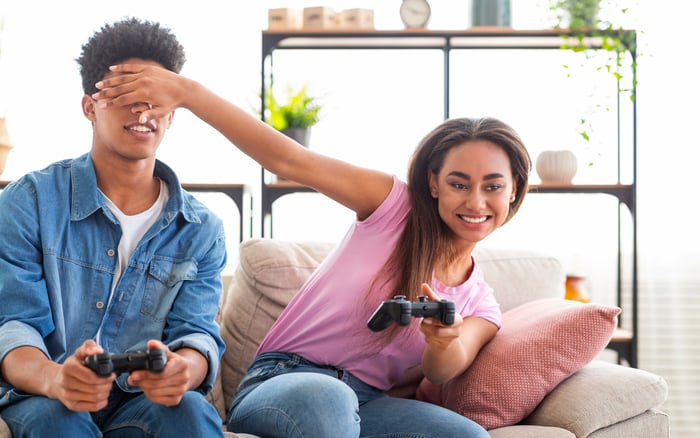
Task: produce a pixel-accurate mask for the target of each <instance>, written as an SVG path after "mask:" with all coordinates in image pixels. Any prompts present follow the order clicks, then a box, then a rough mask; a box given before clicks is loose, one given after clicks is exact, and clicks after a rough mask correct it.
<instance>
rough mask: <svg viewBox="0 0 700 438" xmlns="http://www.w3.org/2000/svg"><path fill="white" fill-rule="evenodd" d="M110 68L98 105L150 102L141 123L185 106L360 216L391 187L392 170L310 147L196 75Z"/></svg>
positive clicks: (268, 163) (249, 151) (272, 166)
mask: <svg viewBox="0 0 700 438" xmlns="http://www.w3.org/2000/svg"><path fill="white" fill-rule="evenodd" d="M111 70H112V72H113V73H115V74H114V75H112V76H110V77H109V78H107V79H105V80H103V81H101V82H99V83H98V84H97V88H98V89H99V90H100V91H98V92H97V93H96V94H94V95H93V96H92V97H93V98H94V99H96V100H97V101H98V105H100V106H102V107H104V108H109V107H111V106H122V105H131V104H134V103H136V102H146V103H149V104H151V105H152V108H151V109H148V110H145V111H144V112H142V113H141V115H140V117H139V121H140V122H141V123H145V122H146V121H148V120H150V119H152V118H155V117H159V116H163V115H165V114H167V113H168V112H170V111H173V110H175V109H176V108H186V109H188V110H189V111H191V112H192V113H193V114H194V115H196V116H197V117H199V118H200V119H201V120H203V121H204V122H206V123H207V124H209V125H210V126H212V127H213V128H214V129H216V130H217V131H219V132H220V133H221V134H222V135H224V136H225V137H226V138H227V139H228V140H229V141H230V142H231V143H233V144H234V145H236V146H237V147H238V148H239V149H240V150H241V151H242V152H243V153H245V154H246V155H248V156H250V157H251V158H253V159H254V160H255V161H257V162H258V163H260V165H261V166H263V167H264V168H266V169H267V170H269V171H271V172H273V173H275V174H277V175H280V176H282V177H284V178H287V179H290V180H292V181H296V182H298V183H301V184H304V185H306V186H309V187H311V188H313V189H315V190H317V191H319V192H320V193H323V194H325V195H326V196H328V197H329V198H331V199H333V200H335V201H337V202H339V203H340V204H342V205H344V206H346V207H348V208H350V209H351V210H353V211H355V212H356V214H357V216H358V218H360V219H364V218H366V217H367V216H369V215H370V214H371V213H372V212H373V211H374V210H375V209H376V208H377V207H378V206H379V204H381V203H382V201H383V200H384V199H385V198H386V196H387V195H388V193H389V191H390V190H391V185H392V178H391V175H388V174H386V173H383V172H379V171H376V170H371V169H366V168H363V167H358V166H355V165H352V164H350V163H346V162H344V161H340V160H337V159H334V158H331V157H327V156H324V155H321V154H318V153H315V152H313V151H311V150H309V149H308V148H305V147H303V146H301V145H299V144H298V143H296V142H295V141H294V140H292V139H290V138H288V137H287V136H285V135H284V134H282V133H280V132H279V131H277V130H275V129H273V128H272V127H270V126H268V125H267V124H266V123H264V122H263V121H261V120H260V119H258V118H256V117H254V116H253V115H252V114H249V113H248V112H246V111H244V110H243V109H241V108H239V107H238V106H236V105H234V104H233V103H231V102H229V101H227V100H225V99H223V98H222V97H220V96H218V95H217V94H215V93H213V92H212V91H210V90H209V89H208V88H206V87H205V86H203V85H202V84H200V83H199V82H197V81H194V80H192V79H189V78H186V77H184V76H181V75H178V74H176V73H173V72H171V71H169V70H166V69H164V68H159V67H155V66H146V65H141V64H121V65H117V66H114V67H112V68H111Z"/></svg>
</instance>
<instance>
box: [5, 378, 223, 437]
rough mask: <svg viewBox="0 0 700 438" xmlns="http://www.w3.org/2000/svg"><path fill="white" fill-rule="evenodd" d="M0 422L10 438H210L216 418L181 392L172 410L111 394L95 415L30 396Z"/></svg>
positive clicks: (192, 394) (136, 396)
mask: <svg viewBox="0 0 700 438" xmlns="http://www.w3.org/2000/svg"><path fill="white" fill-rule="evenodd" d="M0 416H1V417H2V419H3V420H4V421H5V422H6V423H7V425H8V426H9V428H10V430H11V431H12V436H14V437H28V438H29V437H37V438H40V437H47V436H50V437H71V438H73V437H81V438H89V437H103V436H104V437H109V438H121V437H174V436H183V437H184V436H186V437H198V436H201V437H207V438H208V437H216V436H220V437H221V436H223V431H222V427H221V417H219V414H218V413H217V412H216V409H214V407H213V406H212V405H211V403H209V402H208V401H207V400H206V399H205V398H204V396H203V395H202V394H201V393H199V392H196V391H187V392H186V393H185V395H184V396H183V398H182V401H181V402H180V404H178V405H177V406H172V407H166V406H163V405H159V404H156V403H153V402H151V401H149V400H148V399H147V398H146V396H145V395H143V393H140V392H139V393H125V392H122V391H120V390H119V389H117V387H116V386H115V389H114V390H112V393H111V394H110V397H109V404H108V405H107V407H105V408H104V409H102V410H100V411H98V412H92V413H91V412H75V411H71V410H69V409H68V408H66V407H65V406H64V405H63V404H62V403H61V402H60V401H58V400H51V399H48V398H46V397H41V396H32V397H28V398H26V399H24V400H20V401H18V402H16V403H13V404H11V405H9V406H7V407H5V408H3V409H2V410H0Z"/></svg>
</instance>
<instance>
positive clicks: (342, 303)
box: [93, 64, 531, 437]
mask: <svg viewBox="0 0 700 438" xmlns="http://www.w3.org/2000/svg"><path fill="white" fill-rule="evenodd" d="M113 71H114V72H115V73H118V74H117V75H115V76H113V77H110V78H109V79H107V80H105V81H102V82H101V83H98V84H97V87H98V88H99V89H100V90H101V91H100V92H98V93H96V94H94V95H93V97H94V98H95V99H97V100H98V102H99V103H98V105H101V106H105V107H109V106H111V105H124V104H128V103H130V102H150V103H152V104H153V107H152V109H150V110H147V111H145V112H143V113H142V114H141V116H140V117H141V119H142V122H144V121H146V120H149V119H151V118H154V117H158V116H159V115H161V114H164V113H166V112H168V111H171V110H173V109H174V108H176V107H184V108H187V109H189V110H190V111H192V112H193V113H194V114H195V115H197V116H198V117H199V118H201V119H202V120H204V121H205V122H207V123H208V124H210V125H211V126H212V127H214V128H215V129H217V130H218V131H219V132H221V133H222V134H223V135H224V136H226V137H227V138H228V139H229V140H230V141H231V142H232V143H233V144H235V145H236V146H237V147H238V148H240V149H241V150H242V151H243V152H245V153H246V154H248V155H249V156H251V157H252V158H253V159H255V160H256V161H258V162H259V163H260V164H261V165H262V166H263V167H265V168H266V169H268V170H269V171H271V172H274V173H275V174H277V175H280V176H282V177H285V178H287V179H290V180H294V181H297V182H299V183H302V184H304V185H307V186H309V187H312V188H314V189H316V190H317V191H318V192H320V193H323V194H325V195H326V196H328V197H330V198H332V199H334V200H335V201H337V202H339V203H340V204H342V205H344V206H346V207H348V208H350V209H352V210H353V211H355V213H356V214H357V221H356V222H355V223H354V224H353V225H352V226H351V228H350V230H349V231H348V233H347V234H346V236H345V237H344V239H343V240H342V241H341V242H340V244H339V245H338V246H337V248H336V249H335V250H334V251H333V252H332V253H331V254H330V255H329V256H328V258H327V259H326V260H325V261H324V262H323V263H322V265H321V266H319V268H318V269H317V271H316V272H315V273H314V274H313V275H312V276H311V277H310V278H309V280H308V281H307V282H306V284H305V285H304V286H303V287H302V288H301V290H300V291H299V293H298V294H297V295H296V296H295V297H294V299H293V300H292V301H291V302H290V304H289V305H288V306H287V307H286V309H285V310H284V312H283V313H282V315H280V317H279V319H278V320H277V321H276V323H275V324H274V325H273V326H272V328H271V329H270V331H269V333H268V334H267V336H266V337H265V339H264V340H263V342H262V343H261V345H260V347H259V349H258V353H257V356H256V358H255V360H254V361H253V363H252V364H251V366H250V368H249V370H248V373H247V374H246V376H245V377H244V379H243V381H242V382H241V385H240V386H239V389H238V391H237V393H236V396H235V397H234V400H233V403H232V408H231V410H230V413H229V417H228V428H229V430H232V431H235V432H247V433H253V434H256V435H260V436H265V437H278V436H279V437H304V436H306V437H308V436H334V437H344V436H347V437H357V436H374V437H376V436H392V437H398V436H402V437H413V436H415V437H418V436H420V437H428V436H435V437H452V436H460V437H464V436H469V437H487V436H488V434H487V432H486V431H485V430H484V429H483V428H481V427H480V426H479V425H478V424H476V423H474V422H473V421H471V420H469V419H467V418H465V417H463V416H461V415H458V414H456V413H454V412H452V411H449V410H447V409H444V408H441V407H439V406H435V405H430V404H427V403H423V402H419V401H416V400H413V399H408V398H399V397H392V396H389V395H388V394H387V391H388V390H389V389H390V388H392V387H393V386H394V385H396V384H397V382H400V381H402V379H405V378H406V376H409V375H413V376H415V374H416V373H417V372H420V373H422V375H424V376H425V377H427V378H428V379H429V380H430V381H432V382H434V383H443V382H447V381H449V380H450V379H452V378H453V377H455V376H457V375H459V374H461V373H463V372H464V371H465V370H466V369H467V368H468V367H469V366H470V364H471V363H472V362H473V360H474V358H475V357H476V355H477V354H478V353H479V350H480V349H481V348H482V347H483V346H484V344H486V343H487V342H488V341H489V340H490V339H491V338H493V336H494V335H495V334H496V332H497V331H498V328H499V326H500V317H501V313H500V309H499V305H498V303H497V302H496V301H495V298H494V296H493V291H492V289H491V288H490V287H489V286H488V285H487V284H486V283H485V281H484V279H483V275H482V272H481V270H480V269H479V266H478V265H477V264H476V263H475V261H474V259H473V258H472V251H473V250H474V247H475V245H476V244H477V243H478V242H480V241H481V240H483V239H484V238H485V237H486V236H488V235H489V234H490V233H491V232H493V231H494V230H496V229H497V228H498V227H500V226H501V225H503V224H504V223H505V222H507V221H508V220H509V219H510V218H511V217H512V216H513V215H514V214H515V213H516V212H517V210H518V208H519V207H520V205H521V203H522V201H523V197H524V196H525V194H526V193H527V181H528V176H529V172H530V168H531V162H530V158H529V155H528V153H527V151H526V149H525V147H524V146H523V143H522V141H521V139H520V138H519V136H518V135H517V134H516V133H515V132H514V131H513V129H511V128H510V127H509V126H508V125H506V124H505V123H503V122H501V121H499V120H496V119H492V118H483V119H468V118H462V119H452V120H447V121H445V122H443V123H442V124H440V125H439V126H437V127H436V128H435V129H434V130H433V131H432V132H430V133H429V134H428V135H427V136H426V137H425V138H424V139H423V140H422V141H421V142H420V144H419V145H418V147H417V149H416V150H415V152H414V154H413V156H412V159H411V163H410V167H409V171H408V180H407V182H403V181H401V180H400V179H399V178H397V177H395V176H392V175H389V174H386V173H383V172H380V171H377V170H370V169H366V168H362V167H358V166H354V165H352V164H349V163H346V162H343V161H339V160H336V159H333V158H330V157H326V156H323V155H320V154H317V153H314V152H313V151H311V150H309V149H307V148H304V147H301V146H300V145H298V144H296V143H295V142H294V141H293V140H291V139H289V138H287V137H286V136H284V135H282V134H281V133H279V132H277V131H275V130H274V129H272V128H270V127H269V126H267V125H266V124H265V123H263V122H262V121H260V120H258V119H256V118H255V117H253V116H251V115H249V114H248V113H246V112H245V111H243V110H242V109H240V108H238V107H236V106H234V105H232V104H231V103H229V102H227V101H225V100H224V99H222V98H220V97H218V96H216V95H215V94H213V93H212V92H210V91H209V90H207V89H206V88H205V87H204V86H202V85H201V84H199V83H197V82H195V81H193V80H191V79H187V78H184V77H182V76H179V75H177V74H173V73H171V72H168V71H166V70H164V69H158V68H154V67H150V66H142V65H133V64H131V65H128V64H123V65H120V66H116V67H113ZM396 295H405V296H406V297H407V299H409V300H411V301H416V300H417V298H418V297H419V296H421V295H427V296H428V297H429V299H430V300H439V299H446V300H449V301H452V302H454V303H455V308H456V316H455V321H454V323H453V324H451V325H449V326H447V325H443V324H442V323H440V321H439V320H438V319H436V318H412V319H413V320H412V322H411V323H410V325H409V326H400V325H398V324H393V325H392V326H391V327H390V328H388V329H387V330H383V331H380V332H374V331H371V330H369V329H368V328H367V321H368V319H369V317H370V316H371V315H372V313H373V312H374V311H375V309H376V308H377V306H378V305H380V304H381V303H382V302H383V301H385V300H387V299H391V298H393V297H394V296H396ZM230 348H235V346H230Z"/></svg>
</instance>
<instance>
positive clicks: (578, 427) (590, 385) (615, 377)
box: [525, 360, 668, 437]
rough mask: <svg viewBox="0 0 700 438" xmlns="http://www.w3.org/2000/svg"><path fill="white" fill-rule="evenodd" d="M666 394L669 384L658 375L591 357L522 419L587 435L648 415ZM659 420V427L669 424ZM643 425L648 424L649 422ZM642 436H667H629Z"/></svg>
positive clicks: (663, 433)
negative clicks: (592, 401)
mask: <svg viewBox="0 0 700 438" xmlns="http://www.w3.org/2000/svg"><path fill="white" fill-rule="evenodd" d="M667 396H668V385H667V383H666V381H665V380H664V379H663V378H662V377H661V376H658V375H656V374H653V373H650V372H648V371H644V370H640V369H637V368H629V367H624V366H621V365H617V364H612V363H608V362H603V361H599V360H594V361H592V362H591V363H590V364H588V365H587V366H585V367H583V368H582V369H581V370H579V371H578V372H577V373H575V374H574V375H572V376H571V377H569V378H568V379H566V380H564V381H563V382H562V383H561V384H560V385H559V386H558V387H557V390H556V391H553V392H551V393H550V394H549V395H547V397H545V399H544V400H543V401H542V403H540V405H539V406H538V407H537V409H536V410H535V411H534V412H533V413H532V415H530V416H529V417H528V418H527V420H526V421H525V422H526V423H530V424H538V425H546V426H554V427H565V428H566V429H568V430H570V431H572V432H573V433H575V434H576V436H589V435H590V434H591V433H592V432H594V431H596V430H599V429H603V428H605V427H607V426H609V425H612V424H616V423H619V422H621V421H625V420H628V419H632V418H636V417H637V416H639V415H642V414H645V415H646V414H649V411H652V410H653V408H657V407H659V406H661V405H662V404H663V403H664V401H666V398H667ZM590 400H597V401H598V402H597V403H590ZM662 415H665V414H662ZM658 423H659V424H660V425H661V427H662V428H663V427H667V426H668V422H666V421H660V422H658ZM645 424H647V427H648V424H649V423H648V422H646V423H645ZM642 435H644V436H655V437H656V436H658V437H661V436H668V431H667V430H659V431H654V432H653V433H652V431H648V430H647V431H646V433H645V434H640V435H630V436H642Z"/></svg>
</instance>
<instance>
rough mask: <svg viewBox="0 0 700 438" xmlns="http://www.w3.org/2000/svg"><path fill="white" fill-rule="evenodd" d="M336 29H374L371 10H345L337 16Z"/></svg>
mask: <svg viewBox="0 0 700 438" xmlns="http://www.w3.org/2000/svg"><path fill="white" fill-rule="evenodd" d="M338 27H340V28H341V29H369V30H371V29H374V11H373V10H372V9H360V8H355V9H345V10H344V11H342V12H341V13H340V14H338Z"/></svg>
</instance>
